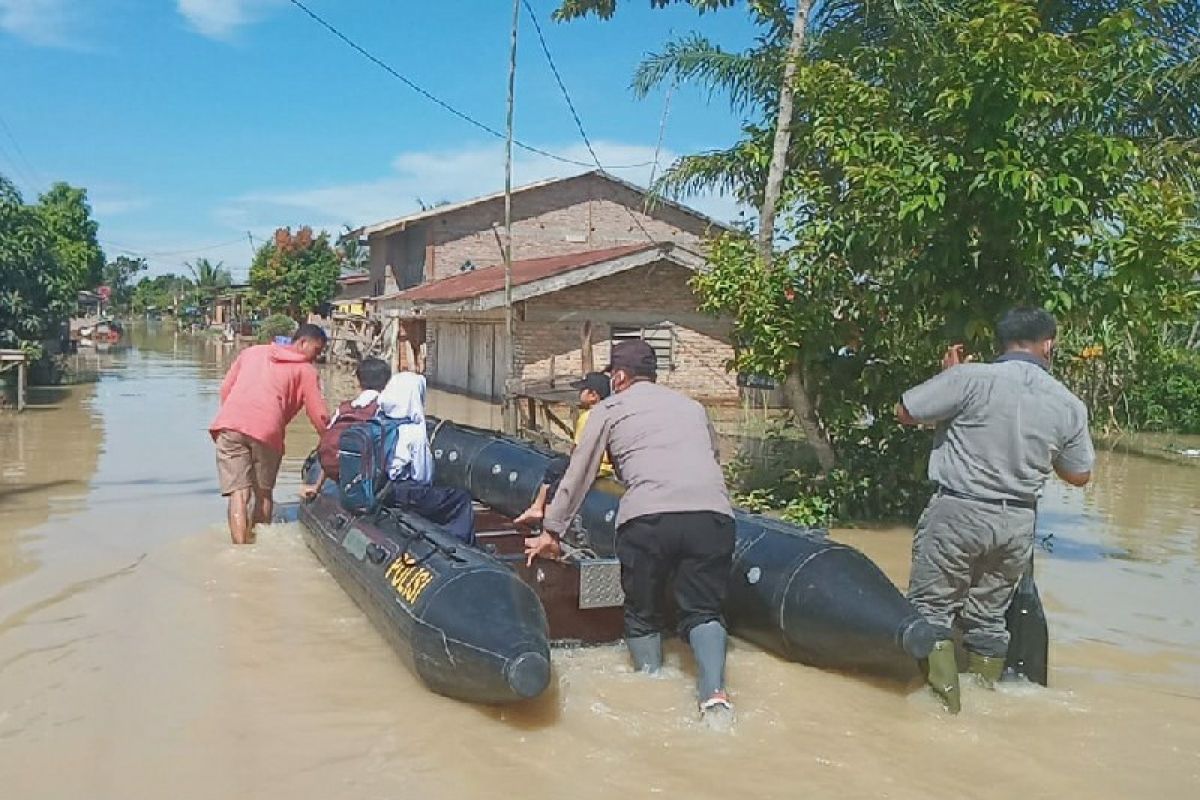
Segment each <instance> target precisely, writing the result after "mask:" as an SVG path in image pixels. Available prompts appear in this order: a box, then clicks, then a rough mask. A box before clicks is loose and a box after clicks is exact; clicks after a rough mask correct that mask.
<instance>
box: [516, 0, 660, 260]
mask: <svg viewBox="0 0 1200 800" xmlns="http://www.w3.org/2000/svg"><path fill="white" fill-rule="evenodd" d="M521 2H522V4H524V6H525V11H526V12H527V13H528V14H529V19H530V21H531V22H533V29H534V31H535V32H536V33H537V38H538V42H540V43H541V45H542V53H544V54H545V56H546V63H547V64H549V65H550V71H551V72H552V73H554V80H555V81H557V82H558V88H559V90H560V91H561V92H562V96H563V99H564V100H566V101H567V108H568V109H570V111H571V117H572V119H574V120H575V127H576V128H578V129H579V135H580V137H581V138H582V139H583V144H584V145H585V146H586V147H587V151H588V152H589V153H591V155H592V161H594V162H596V166H597V167H599V168H600V169H604V167H603V166H602V165H601V164H600V157H599V156H598V155H596V150H595V148H594V147H592V140H591V139H589V138H588V135H587V131H586V130H584V127H583V120H581V119H580V118H579V112H578V111H576V110H575V103H574V102H572V100H571V93H570V92H568V91H567V85H566V84H565V83H563V79H562V75H560V74H559V72H558V66H557V65H555V63H554V56H552V55H550V46H549V45H548V44H546V37H545V36H543V35H542V26H541V24H540V23H539V22H538V19H537V14H535V13H533V7H532V6H530V5H529V0H521ZM651 163H653V162H649V161H648V162H646V163H645V164H641V165H639V166H648V165H650V164H651ZM588 166H591V164H588ZM621 207H622V208H624V209H625V213H626V214H628V215H629V218H630V219H631V220H633V224H634V225H636V226H637V227H638V228H639V229H641V231H642V233H643V234H645V236H646V238H647V239H649V240H650V242H651V244H655V243H657V240H656V239H655V238H654V237H653V236H651V235H650V231H648V230H646V226H645V225H643V224H642V221H641V220H640V219H638V218H637V215H635V214H634V213H633V211H631V210H630V209H629V207H628V206H626V205H622V206H621Z"/></svg>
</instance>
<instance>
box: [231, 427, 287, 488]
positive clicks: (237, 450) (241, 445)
mask: <svg viewBox="0 0 1200 800" xmlns="http://www.w3.org/2000/svg"><path fill="white" fill-rule="evenodd" d="M216 445H217V483H219V484H220V486H221V494H224V495H227V494H233V493H234V492H236V491H240V490H242V489H254V488H257V489H258V490H259V491H263V492H269V491H271V490H272V489H274V488H275V478H276V476H278V475H279V462H280V461H282V460H283V453H277V452H275V451H274V450H272V449H271V448H269V447H267V446H266V445H264V444H263V443H262V442H260V441H258V440H257V439H252V438H250V437H249V436H247V435H246V434H244V433H238V432H237V431H228V430H225V431H220V432H219V433H218V434H217V439H216Z"/></svg>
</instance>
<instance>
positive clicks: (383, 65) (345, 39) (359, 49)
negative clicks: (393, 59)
mask: <svg viewBox="0 0 1200 800" xmlns="http://www.w3.org/2000/svg"><path fill="white" fill-rule="evenodd" d="M288 2H289V3H291V4H292V5H293V6H295V7H296V8H298V9H300V10H301V11H303V12H304V13H305V14H307V15H308V16H309V17H310V18H311V19H312V20H313V22H316V23H317V24H318V25H320V26H321V27H323V28H325V30H327V31H329V32H330V33H331V34H333V35H334V36H336V37H337V38H338V39H340V40H341V41H342V43H344V44H345V45H346V46H347V47H349V48H350V49H352V50H354V51H355V52H356V53H358V54H359V55H361V56H363V57H364V58H366V59H367V60H368V61H370V62H371V63H372V64H374V65H375V66H377V67H379V68H380V69H382V70H384V71H385V72H387V73H388V74H389V75H391V76H392V77H393V78H396V79H397V80H399V81H400V82H401V83H403V84H404V85H405V86H407V87H408V88H409V89H412V90H413V91H414V92H416V93H417V94H419V95H421V96H422V97H424V98H425V99H426V100H428V101H429V102H431V103H433V104H435V105H437V106H439V107H440V108H442V109H444V110H445V111H448V112H449V113H451V114H453V115H454V116H456V117H458V118H459V119H461V120H462V121H463V122H466V123H467V124H469V125H472V126H474V127H476V128H478V129H479V130H481V131H483V132H484V133H487V134H489V135H491V136H494V137H495V138H497V139H507V136H505V134H504V133H502V132H501V131H498V130H496V129H495V128H493V127H491V126H490V125H487V124H486V123H483V122H480V121H479V120H477V119H475V118H474V117H472V116H471V115H470V114H467V113H466V112H465V111H459V110H458V109H457V108H455V107H454V106H452V105H450V104H449V103H448V102H446V101H445V100H442V99H441V98H440V97H437V96H436V95H434V94H433V93H432V92H430V91H428V90H427V89H425V88H423V87H421V86H419V85H418V84H417V83H415V82H413V81H412V80H411V79H409V78H406V77H405V76H404V75H402V74H400V73H399V72H397V71H396V70H395V69H394V68H393V67H392V66H391V65H389V64H388V63H387V62H385V61H383V60H382V59H381V58H379V57H378V56H376V55H374V54H373V53H371V52H369V51H368V50H366V48H364V47H363V46H362V45H360V44H358V43H357V42H355V41H354V40H353V39H351V38H350V37H349V36H347V35H346V34H344V33H342V32H341V31H340V30H338V29H337V28H335V27H334V26H333V25H332V24H331V23H330V22H328V21H326V20H325V19H324V18H323V17H321V16H320V15H318V14H317V13H316V12H315V11H313V10H312V9H311V8H309V7H308V6H306V5H305V4H304V3H302V2H300V0H288ZM513 144H514V145H516V146H517V147H519V148H521V149H522V150H525V151H527V152H530V153H536V154H537V155H540V156H545V157H546V158H550V159H553V160H555V161H560V162H562V163H564V164H572V165H575V166H579V167H591V166H593V165H592V164H590V163H588V162H587V161H580V160H578V159H574V158H568V157H567V156H560V155H558V154H557V153H551V152H550V151H549V150H543V149H542V148H540V147H534V146H533V145H531V144H526V143H525V142H522V141H520V140H518V139H514V140H513ZM593 155H594V154H593ZM649 165H650V162H649V161H645V162H642V163H640V164H615V165H609V166H607V167H606V166H603V165H600V164H596V166H599V167H600V168H601V169H633V168H636V167H646V166H649Z"/></svg>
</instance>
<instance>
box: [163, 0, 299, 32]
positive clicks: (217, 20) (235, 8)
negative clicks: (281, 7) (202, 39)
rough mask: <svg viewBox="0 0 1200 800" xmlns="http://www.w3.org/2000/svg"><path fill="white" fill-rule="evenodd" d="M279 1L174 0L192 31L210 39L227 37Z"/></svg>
mask: <svg viewBox="0 0 1200 800" xmlns="http://www.w3.org/2000/svg"><path fill="white" fill-rule="evenodd" d="M280 1H281V0H176V3H177V5H178V7H179V13H180V14H182V15H183V17H184V19H186V20H187V21H188V24H189V25H191V26H192V27H193V28H195V29H196V31H197V32H198V33H200V34H202V35H204V36H208V37H211V38H213V39H228V38H229V37H230V36H232V35H233V34H234V33H235V32H236V31H237V30H238V29H239V28H242V27H245V26H246V25H250V24H252V23H254V22H257V21H258V20H260V19H261V18H262V17H263V15H264V14H265V13H266V11H267V10H268V9H269V8H270V7H271V6H275V5H278V4H279V3H280Z"/></svg>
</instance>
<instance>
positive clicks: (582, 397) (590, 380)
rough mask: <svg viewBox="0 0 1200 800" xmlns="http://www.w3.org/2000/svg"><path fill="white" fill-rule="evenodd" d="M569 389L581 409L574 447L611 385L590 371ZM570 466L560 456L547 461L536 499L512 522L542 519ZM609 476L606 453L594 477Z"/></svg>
mask: <svg viewBox="0 0 1200 800" xmlns="http://www.w3.org/2000/svg"><path fill="white" fill-rule="evenodd" d="M571 388H572V389H578V390H579V409H580V410H579V415H578V416H577V417H576V418H575V431H574V435H573V436H572V437H571V438H572V439H573V440H574V443H575V444H579V440H580V439H581V438H582V437H583V428H584V426H585V425H586V424H587V419H588V415H589V414H591V413H592V408H594V407H595V406H596V404H597V403H599V402H601V401H602V400H604V399H605V398H606V397H608V396H609V394H611V393H612V384H611V383H610V382H609V378H608V376H607V375H605V374H604V373H603V372H589V373H588V374H587V375H584V376H583V377H582V378H581V379H580V380H577V381H575V382H573V383H572V384H571ZM569 463H570V459H569V458H568V457H566V456H559V457H558V458H555V459H554V460H553V461H551V462H550V466H548V467H546V474H545V475H544V476H543V477H542V485H541V486H540V487H538V493H537V497H535V498H534V500H533V503H532V504H531V505H530V506H529V508H527V509H525V511H524V512H523V513H522V514H521V516H519V517H517V518H516V519H514V520H513V522H514V523H516V524H517V525H529V526H533V525H537V524H538V523H540V522H541V521H542V517H544V516H545V515H546V504H547V503H548V502H549V500H550V498H552V497H553V496H554V490H555V489H557V488H558V482H559V481H561V480H562V477H563V475H564V474H565V473H566V471H567V464H569ZM612 475H613V467H612V463H611V462H610V461H609V460H608V454H607V453H605V454H604V458H603V459H602V460H601V461H600V469H599V470H597V472H596V477H598V478H609V477H612Z"/></svg>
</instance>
